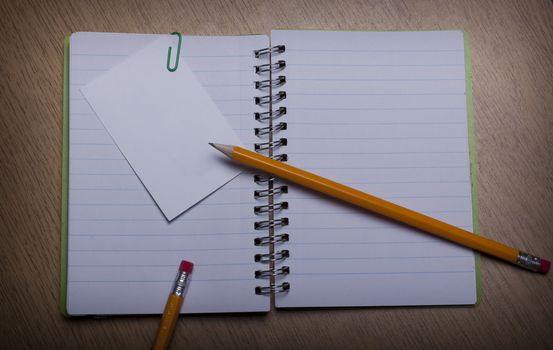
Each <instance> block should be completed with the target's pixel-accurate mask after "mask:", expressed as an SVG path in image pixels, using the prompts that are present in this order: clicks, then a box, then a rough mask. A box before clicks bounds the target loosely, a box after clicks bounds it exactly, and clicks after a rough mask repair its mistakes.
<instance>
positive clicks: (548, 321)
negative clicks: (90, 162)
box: [0, 0, 553, 349]
mask: <svg viewBox="0 0 553 350" xmlns="http://www.w3.org/2000/svg"><path fill="white" fill-rule="evenodd" d="M275 28H310V29H337V30H348V29H355V30H384V29H405V30H410V29H463V30H466V31H468V32H469V33H470V36H471V42H472V60H473V77H474V108H475V119H476V145H477V155H478V174H477V176H478V181H479V195H478V200H479V205H480V222H481V231H482V232H483V234H484V235H485V236H487V237H491V238H493V239H497V240H500V241H502V242H504V243H507V244H510V245H513V246H515V247H519V248H521V249H526V250H527V251H529V252H532V253H534V254H537V255H541V256H544V257H548V258H550V259H551V258H553V230H552V228H553V2H552V1H549V0H525V1H516V0H515V1H482V0H475V1H470V0H457V1H407V0H406V1H401V0H400V1H382V2H377V1H345V0H342V1H335V2H334V1H300V2H291V1H260V0H241V1H229V2H225V1H207V0H205V1H203V2H201V1H176V0H175V1H117V0H106V1H101V0H90V1H79V0H74V1H48V0H44V1H16V0H13V1H6V0H1V1H0V29H1V30H0V33H1V37H0V72H1V79H0V115H1V117H0V235H1V236H0V239H1V242H0V348H3V349H7V348H58V349H61V348H70V349H76V348H80V349H97V348H100V349H110V348H114V349H125V348H128V349H147V348H148V347H149V346H150V345H151V342H152V340H153V338H154V334H155V330H156V327H157V324H158V322H159V317H153V316H152V317H115V318H110V319H92V318H85V319H66V318H64V317H63V316H61V314H60V313H59V311H58V301H59V274H60V273H59V270H60V262H59V260H60V258H59V257H60V209H61V206H60V202H61V145H62V144H61V142H62V138H61V129H62V117H61V116H62V86H63V82H62V67H63V40H64V38H65V37H66V36H68V35H70V34H71V33H72V32H76V31H111V32H141V33H169V32H172V31H175V30H178V31H180V32H182V33H185V34H195V35H229V34H252V33H264V34H268V33H269V32H270V30H271V29H275ZM481 273H482V299H481V303H480V305H478V306H476V307H414V308H400V307H398V308H359V309H333V310H300V311H297V310H293V311H281V310H278V311H273V312H271V313H269V314H261V315H258V314H254V315H251V314H247V315H197V316H187V317H182V318H181V319H180V320H179V323H178V325H177V329H176V333H175V337H174V339H173V348H186V349H196V348H197V349H211V348H225V349H227V348H228V349H235V348H280V349H284V348H318V349H321V348H340V349H342V348H379V349H380V348H382V349H413V348H421V349H423V348H436V349H443V348H452V349H456V348H459V349H466V348H475V349H496V348H498V349H499V348H501V349H510V348H513V349H514V348H517V349H520V348H536V349H541V348H544V349H545V348H553V273H551V274H549V275H546V276H543V275H538V274H534V273H530V272H526V271H523V270H521V269H519V268H516V267H513V266H510V265H507V264H504V263H502V262H499V261H496V260H493V259H491V258H487V257H483V258H482V261H481Z"/></svg>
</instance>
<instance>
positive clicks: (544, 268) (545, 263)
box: [538, 259, 551, 273]
mask: <svg viewBox="0 0 553 350" xmlns="http://www.w3.org/2000/svg"><path fill="white" fill-rule="evenodd" d="M550 268H551V262H550V261H549V260H545V259H541V262H540V268H539V270H538V272H541V273H547V272H548V271H549V269H550Z"/></svg>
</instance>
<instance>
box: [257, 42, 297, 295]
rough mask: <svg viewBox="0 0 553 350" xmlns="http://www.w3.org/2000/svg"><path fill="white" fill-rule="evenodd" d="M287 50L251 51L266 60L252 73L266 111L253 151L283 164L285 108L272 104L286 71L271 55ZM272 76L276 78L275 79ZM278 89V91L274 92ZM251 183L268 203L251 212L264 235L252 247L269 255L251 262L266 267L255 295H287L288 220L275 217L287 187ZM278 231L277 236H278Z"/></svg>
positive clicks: (263, 178) (283, 206)
mask: <svg viewBox="0 0 553 350" xmlns="http://www.w3.org/2000/svg"><path fill="white" fill-rule="evenodd" d="M285 51H286V47H285V46H284V45H276V46H272V47H268V48H263V49H261V50H256V51H254V55H255V57H256V58H260V59H261V58H265V57H268V58H269V63H267V64H261V65H258V66H255V67H254V68H255V72H256V73H257V74H258V75H259V76H260V78H261V79H260V80H258V81H255V82H254V85H255V88H256V89H258V90H259V91H261V92H263V93H264V94H263V95H262V96H256V97H255V98H254V102H255V104H256V105H257V106H259V107H262V108H264V109H265V111H263V112H255V113H254V115H253V117H254V118H255V120H257V121H258V122H259V123H261V124H264V126H260V127H258V128H255V129H254V133H255V135H256V136H257V137H259V138H260V139H263V140H262V141H261V142H259V143H256V144H255V145H254V147H255V151H256V152H258V153H261V154H264V155H266V156H269V157H271V158H273V159H275V160H278V161H281V162H285V161H287V160H288V156H287V154H286V153H280V154H277V152H278V150H280V149H282V148H283V147H285V146H287V145H288V140H287V139H286V138H283V137H280V138H277V137H276V134H278V133H279V132H280V131H282V130H286V129H287V124H286V122H282V121H279V122H275V120H276V119H278V118H281V117H283V116H285V115H286V112H287V111H286V107H284V106H279V107H278V109H273V108H274V105H277V104H282V103H283V101H284V100H285V99H286V91H284V90H281V88H282V87H283V86H284V84H286V76H284V75H282V72H283V70H284V69H285V68H286V61H284V60H278V61H277V62H275V63H273V61H272V58H273V56H278V55H279V54H282V53H284V52H285ZM274 75H278V76H277V77H274ZM276 90H279V91H276ZM254 181H255V182H256V183H257V184H259V185H262V186H266V189H262V190H256V191H254V197H255V198H256V199H259V198H267V204H265V205H258V206H255V207H254V213H255V214H256V215H258V216H260V217H263V218H264V220H260V221H256V222H255V223H254V229H255V230H258V231H263V232H266V233H265V235H264V236H260V237H256V238H255V239H254V244H255V245H256V246H266V247H267V249H268V252H267V253H265V254H256V255H255V256H254V260H255V261H256V262H258V263H261V264H265V265H266V266H267V267H266V268H264V269H260V270H257V271H255V278H257V279H265V280H268V282H269V284H268V286H257V287H256V288H255V293H256V294H262V295H271V294H275V293H282V292H286V291H288V290H289V289H290V284H289V283H288V282H284V281H282V278H283V277H284V276H286V275H288V274H289V273H290V267H289V266H286V265H284V261H285V260H286V259H287V258H289V257H290V252H289V251H288V250H286V249H282V246H283V244H285V243H286V242H288V241H289V239H290V236H289V234H288V233H281V232H280V230H281V228H282V227H284V226H287V225H288V224H289V219H288V218H287V217H280V218H276V217H275V214H276V213H279V212H282V211H284V210H287V209H288V202H286V201H284V200H281V198H282V196H283V195H284V194H286V193H288V186H286V185H278V183H277V179H275V178H274V177H272V176H268V175H261V174H257V175H254ZM277 232H278V234H277Z"/></svg>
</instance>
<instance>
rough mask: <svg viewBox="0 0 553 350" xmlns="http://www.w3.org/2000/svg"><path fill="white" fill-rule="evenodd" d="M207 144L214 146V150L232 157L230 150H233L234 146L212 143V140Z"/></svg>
mask: <svg viewBox="0 0 553 350" xmlns="http://www.w3.org/2000/svg"><path fill="white" fill-rule="evenodd" d="M209 144H210V145H211V146H212V147H213V148H215V149H216V150H218V151H220V152H222V153H224V154H225V155H226V156H227V157H229V158H232V152H233V149H234V146H231V145H222V144H220V143H213V142H209Z"/></svg>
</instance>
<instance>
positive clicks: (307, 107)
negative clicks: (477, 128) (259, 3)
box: [271, 31, 476, 307]
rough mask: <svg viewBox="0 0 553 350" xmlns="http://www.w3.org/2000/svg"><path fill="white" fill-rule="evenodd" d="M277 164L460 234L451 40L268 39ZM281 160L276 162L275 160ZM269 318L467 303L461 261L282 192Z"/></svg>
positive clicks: (409, 233)
mask: <svg viewBox="0 0 553 350" xmlns="http://www.w3.org/2000/svg"><path fill="white" fill-rule="evenodd" d="M271 41H272V44H273V45H277V44H284V45H286V52H285V53H284V54H282V55H281V56H279V59H283V60H286V69H285V70H284V71H283V75H286V78H287V82H286V85H285V86H284V87H283V90H285V91H286V92H287V96H288V97H287V99H286V101H285V103H284V104H283V105H285V106H286V107H287V109H288V113H287V115H286V116H285V118H283V119H282V121H285V122H286V123H287V124H288V128H287V130H285V131H283V132H282V133H281V134H279V135H278V136H279V137H286V138H287V139H288V145H287V146H286V148H283V150H285V153H287V154H288V157H289V163H290V164H291V165H294V166H299V167H302V168H305V169H306V170H309V171H313V172H315V173H318V174H320V175H322V176H325V177H328V178H330V179H333V180H336V181H338V182H342V183H345V184H347V185H350V186H352V187H354V188H357V189H360V190H362V191H366V192H368V193H371V194H373V195H376V196H379V197H382V198H384V199H386V200H389V201H392V202H394V203H397V204H399V205H402V206H405V207H408V208H411V209H413V210H416V211H420V212H422V213H424V214H427V215H429V216H432V217H435V218H437V219H440V220H443V221H446V222H448V223H450V224H453V225H456V226H459V227H462V228H464V229H467V230H472V205H471V203H472V202H471V184H470V168H469V165H470V161H469V154H468V136H467V135H468V132H467V130H468V128H467V109H466V95H465V65H464V40H463V33H462V32H459V31H436V32H327V31H325V32H318V31H273V32H272V37H271ZM283 153H284V152H283ZM279 199H281V200H285V201H288V202H289V209H288V210H284V211H282V212H281V213H279V216H280V217H288V218H289V222H290V224H289V226H288V227H285V230H286V232H288V233H289V234H290V242H288V243H285V244H284V245H282V246H281V247H280V248H281V249H288V250H289V252H290V258H289V259H287V260H286V261H285V262H283V263H282V264H284V265H288V266H290V270H291V272H290V275H288V276H286V280H287V281H288V282H289V283H290V291H289V292H288V293H283V294H279V295H278V296H277V298H276V306H277V307H329V306H385V305H390V306H391V305H440V304H474V303H475V302H476V278H475V260H474V256H473V253H472V251H470V250H468V249H465V248H461V247H458V246H456V245H454V244H450V243H447V242H445V241H442V240H440V239H437V238H435V237H433V236H431V235H428V234H425V233H421V232H418V231H416V230H414V229H411V228H408V227H407V226H403V225H401V224H398V223H395V222H391V221H388V220H385V219H382V218H379V217H377V216H375V215H373V214H370V213H367V212H365V211H363V210H359V209H357V208H354V207H351V206H349V205H346V204H343V203H340V202H337V201H334V200H331V199H328V198H326V197H324V196H322V195H319V194H317V193H314V192H310V191H305V190H302V189H301V188H298V187H295V186H291V187H290V189H289V193H288V194H285V195H283V196H282V197H281V198H279Z"/></svg>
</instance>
